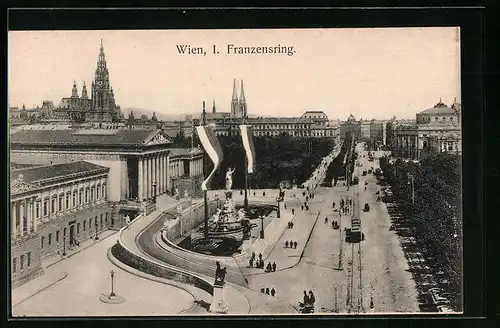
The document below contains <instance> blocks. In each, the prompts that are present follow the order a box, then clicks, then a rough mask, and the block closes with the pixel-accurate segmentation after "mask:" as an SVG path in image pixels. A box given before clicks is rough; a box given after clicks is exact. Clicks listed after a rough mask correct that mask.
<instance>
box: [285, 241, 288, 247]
mask: <svg viewBox="0 0 500 328" xmlns="http://www.w3.org/2000/svg"><path fill="white" fill-rule="evenodd" d="M285 248H288V240H287V241H285Z"/></svg>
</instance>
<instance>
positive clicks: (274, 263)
mask: <svg viewBox="0 0 500 328" xmlns="http://www.w3.org/2000/svg"><path fill="white" fill-rule="evenodd" d="M272 267H273V272H276V262H273V266H272Z"/></svg>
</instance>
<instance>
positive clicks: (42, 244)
mask: <svg viewBox="0 0 500 328" xmlns="http://www.w3.org/2000/svg"><path fill="white" fill-rule="evenodd" d="M93 221H94V226H95V228H96V229H97V230H99V227H101V228H102V227H104V226H103V214H102V213H101V215H100V220H99V222H100V225H99V224H98V221H97V215H96V216H95V218H94V220H93ZM104 224H105V225H106V226H107V225H108V212H106V213H105V218H104ZM88 230H89V231H90V230H92V218H90V219H88ZM59 231H60V230H57V231H56V234H55V237H56V243H59V240H60V239H59ZM83 231H87V220H84V221H83ZM66 233H67V228H66V227H65V228H64V229H63V239H64V240H63V242H65V241H66V240H65V238H66V237H67V234H66ZM76 234H77V235H79V234H80V222H78V223H77V224H76ZM52 236H53V234H52V233H49V234H48V236H47V237H48V240H47V244H48V246H49V247H50V246H51V245H52ZM73 238H74V237H73ZM67 242H69V243H73V242H74V241H73V240H69V239H68V240H67ZM40 246H41V248H42V249H43V248H44V246H45V236H42V237H41V238H40Z"/></svg>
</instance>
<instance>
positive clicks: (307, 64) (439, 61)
mask: <svg viewBox="0 0 500 328" xmlns="http://www.w3.org/2000/svg"><path fill="white" fill-rule="evenodd" d="M457 33H458V28H452V27H451V28H411V29H410V28H397V29H396V28H391V29H321V30H319V29H318V30H317V29H303V30H210V31H209V30H203V31H201V30H200V31H194V30H192V31H189V30H188V31H71V32H70V31H50V32H39V31H36V32H35V31H30V32H9V64H8V65H9V66H8V67H9V106H14V107H15V106H17V107H20V106H22V105H23V104H25V105H26V107H28V108H30V107H36V106H40V105H41V103H42V101H43V100H51V101H53V102H54V104H55V105H56V106H57V104H58V102H59V101H60V100H61V98H62V97H68V96H70V95H71V87H72V86H73V81H74V80H76V83H77V87H78V93H79V95H81V90H82V86H83V82H84V81H85V82H86V84H87V87H89V86H90V84H91V82H92V80H93V73H94V70H95V67H96V66H95V65H96V62H97V56H98V53H99V46H100V40H101V39H102V40H103V44H104V51H105V54H106V60H107V64H108V69H109V72H110V81H111V84H112V85H113V89H114V92H115V98H116V101H117V104H118V105H120V106H121V107H122V108H124V109H125V108H139V109H144V110H148V111H156V112H157V113H161V114H167V115H168V114H183V113H186V114H192V113H196V112H197V111H201V102H202V101H206V103H207V110H211V106H212V100H213V99H215V101H216V106H217V110H218V111H221V112H229V111H230V102H231V94H232V86H233V79H237V80H238V81H239V80H244V83H245V95H246V99H247V103H248V113H249V114H250V115H257V116H299V115H301V114H302V113H303V112H305V111H307V110H320V111H324V112H325V113H326V114H327V115H328V116H329V118H330V119H346V118H347V117H348V116H349V115H350V114H353V115H354V116H355V117H356V119H361V118H363V119H370V118H376V119H383V118H386V119H387V118H390V117H392V116H393V115H395V116H396V117H398V118H414V115H415V113H417V112H420V111H422V110H424V109H427V108H430V107H432V106H434V105H435V104H436V103H437V102H438V101H439V100H440V99H441V100H442V101H443V102H444V103H446V104H448V105H451V103H452V102H453V99H454V98H455V97H456V98H457V100H458V101H460V70H459V64H460V54H459V42H458V40H457ZM123 40H126V41H128V42H122V41H123ZM204 40H209V41H204ZM181 44H186V45H188V44H191V45H193V46H201V47H204V49H205V50H206V51H207V55H206V56H203V55H202V56H199V55H187V54H180V53H179V50H178V49H179V48H178V47H177V46H178V45H181ZM214 44H215V45H216V46H217V47H218V48H217V49H218V51H219V52H220V53H219V54H218V55H213V54H209V52H211V51H212V47H213V45H214ZM228 44H234V45H235V46H240V45H241V46H243V45H245V46H277V45H278V44H279V45H280V46H281V47H286V46H294V50H295V53H294V54H293V55H291V56H290V55H287V54H272V55H271V54H265V55H264V54H261V55H254V56H252V55H234V54H227V53H226V52H225V50H226V46H227V45H228ZM41 62H42V63H45V64H44V65H40V64H39V63H41ZM331 76H334V77H335V76H337V77H336V78H333V79H332V80H330V78H331ZM238 83H239V82H238ZM238 87H239V85H238ZM417 91H418V93H417ZM362 94H364V95H363V96H360V95H362Z"/></svg>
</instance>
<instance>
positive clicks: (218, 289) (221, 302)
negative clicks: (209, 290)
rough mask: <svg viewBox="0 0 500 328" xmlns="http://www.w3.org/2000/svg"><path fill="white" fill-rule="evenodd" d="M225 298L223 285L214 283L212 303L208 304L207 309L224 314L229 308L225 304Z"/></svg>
mask: <svg viewBox="0 0 500 328" xmlns="http://www.w3.org/2000/svg"><path fill="white" fill-rule="evenodd" d="M225 298H226V295H225V290H224V285H223V284H222V285H220V284H215V285H214V297H213V299H212V304H210V309H209V311H210V312H211V313H219V314H226V313H227V311H228V309H229V308H228V306H227V304H226V301H225Z"/></svg>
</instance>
